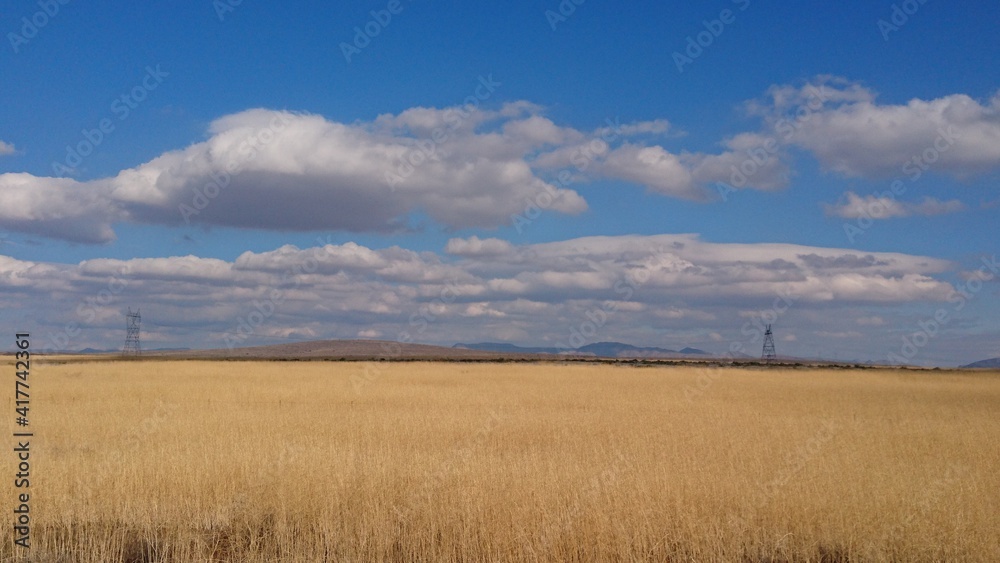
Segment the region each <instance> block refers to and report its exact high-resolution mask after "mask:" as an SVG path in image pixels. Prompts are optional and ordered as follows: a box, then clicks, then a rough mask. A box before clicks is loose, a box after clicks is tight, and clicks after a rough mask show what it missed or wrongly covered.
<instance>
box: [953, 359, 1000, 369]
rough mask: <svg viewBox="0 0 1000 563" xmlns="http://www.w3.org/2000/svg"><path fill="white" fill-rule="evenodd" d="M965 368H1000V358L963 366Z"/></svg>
mask: <svg viewBox="0 0 1000 563" xmlns="http://www.w3.org/2000/svg"><path fill="white" fill-rule="evenodd" d="M962 367H963V368H1000V358H991V359H989V360H981V361H978V362H973V363H971V364H969V365H965V366H962Z"/></svg>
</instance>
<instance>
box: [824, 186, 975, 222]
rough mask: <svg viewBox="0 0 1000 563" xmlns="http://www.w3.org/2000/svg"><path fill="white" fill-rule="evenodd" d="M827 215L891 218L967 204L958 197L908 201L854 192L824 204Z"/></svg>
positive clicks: (949, 210) (930, 213)
mask: <svg viewBox="0 0 1000 563" xmlns="http://www.w3.org/2000/svg"><path fill="white" fill-rule="evenodd" d="M823 208H824V210H825V212H826V214H827V215H830V216H833V217H841V218H843V219H858V218H861V217H867V218H870V219H891V218H893V217H912V216H922V217H929V216H933V215H945V214H948V213H957V212H959V211H964V210H965V209H966V206H965V204H964V203H962V202H961V201H959V200H957V199H953V200H949V201H941V200H938V199H935V198H933V197H925V198H924V199H923V200H921V201H920V202H907V201H900V200H898V199H895V198H892V197H887V196H877V195H868V196H859V195H858V194H856V193H854V192H847V193H846V194H844V197H843V199H842V201H841V202H840V203H838V204H836V205H830V204H824V205H823Z"/></svg>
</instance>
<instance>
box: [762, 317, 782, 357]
mask: <svg viewBox="0 0 1000 563" xmlns="http://www.w3.org/2000/svg"><path fill="white" fill-rule="evenodd" d="M760 359H761V360H762V361H763V362H764V363H765V364H770V363H773V362H774V361H775V360H777V359H778V355H777V354H775V352H774V335H773V334H772V333H771V325H767V330H766V331H765V332H764V351H763V352H762V353H761V355H760Z"/></svg>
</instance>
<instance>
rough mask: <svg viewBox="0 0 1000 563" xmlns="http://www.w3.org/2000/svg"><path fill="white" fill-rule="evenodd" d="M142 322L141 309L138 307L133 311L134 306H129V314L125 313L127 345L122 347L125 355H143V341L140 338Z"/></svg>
mask: <svg viewBox="0 0 1000 563" xmlns="http://www.w3.org/2000/svg"><path fill="white" fill-rule="evenodd" d="M141 322H142V317H141V316H140V315H139V310H138V309H136V310H135V312H134V313H133V312H132V308H131V307H129V308H128V314H127V315H125V346H124V347H123V348H122V355H123V356H141V355H142V343H141V342H140V340H139V325H140V323H141Z"/></svg>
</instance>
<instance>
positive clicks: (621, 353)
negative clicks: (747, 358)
mask: <svg viewBox="0 0 1000 563" xmlns="http://www.w3.org/2000/svg"><path fill="white" fill-rule="evenodd" d="M454 348H466V349H469V350H480V351H484V352H507V353H511V352H514V353H518V354H580V355H585V356H597V357H599V358H660V357H676V356H682V355H705V356H707V355H709V354H708V352H705V351H704V350H698V349H697V348H684V349H683V350H680V351H677V350H668V349H666V348H658V347H655V346H646V347H643V346H633V345H631V344H624V343H622V342H595V343H593V344H587V345H586V346H580V347H579V348H555V347H547V348H546V347H530V346H515V345H514V344H507V343H504V342H478V343H475V344H455V346H454Z"/></svg>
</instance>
